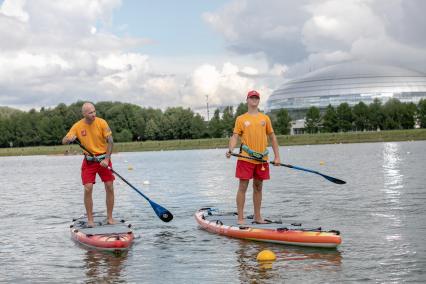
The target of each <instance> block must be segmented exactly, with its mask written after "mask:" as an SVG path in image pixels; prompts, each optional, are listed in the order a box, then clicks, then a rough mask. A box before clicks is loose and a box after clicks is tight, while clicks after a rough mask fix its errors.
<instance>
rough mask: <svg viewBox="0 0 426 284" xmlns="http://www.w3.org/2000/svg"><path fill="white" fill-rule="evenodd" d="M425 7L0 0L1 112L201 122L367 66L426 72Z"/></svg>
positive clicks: (310, 0) (340, 2) (299, 0)
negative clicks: (351, 65)
mask: <svg viewBox="0 0 426 284" xmlns="http://www.w3.org/2000/svg"><path fill="white" fill-rule="evenodd" d="M424 11H426V1H423V0H184V1H174V0H167V1H166V0H157V1H149V0H140V1H138V0H122V1H120V0H73V1H68V0H55V1H51V0H4V1H2V0H0V106H10V107H15V108H19V109H23V110H28V109H30V108H36V109H37V108H40V107H41V106H47V107H53V106H56V105H57V104H58V103H61V102H63V103H66V104H70V103H73V102H76V101H77V100H89V101H94V102H98V101H122V102H131V103H135V104H138V105H141V106H144V107H154V108H161V109H165V108H167V107H169V106H183V107H190V108H192V109H194V110H197V111H199V112H200V113H202V114H203V110H204V109H205V106H206V99H207V97H206V96H208V100H209V104H210V106H212V107H213V108H214V107H216V106H224V105H237V104H238V103H240V102H242V101H244V99H245V97H244V96H245V94H246V93H247V91H248V90H250V89H257V90H259V91H260V93H261V95H262V102H263V103H264V102H265V101H266V99H267V97H268V96H269V95H270V94H271V93H272V91H273V90H274V89H275V88H277V87H278V86H279V85H280V84H282V83H283V82H285V81H286V80H289V79H291V78H295V77H297V76H300V75H303V74H304V73H306V72H308V71H309V70H315V69H318V68H321V67H324V66H327V65H330V64H335V63H339V62H343V61H348V60H364V61H368V62H377V63H380V64H389V65H398V66H402V67H406V68H409V69H413V70H417V71H421V72H426V17H424Z"/></svg>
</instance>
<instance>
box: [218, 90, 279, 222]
mask: <svg viewBox="0 0 426 284" xmlns="http://www.w3.org/2000/svg"><path fill="white" fill-rule="evenodd" d="M259 101H260V95H259V93H258V92H256V91H250V92H248V94H247V107H248V111H247V112H246V113H245V114H242V115H240V116H238V117H237V120H236V121H235V127H234V133H233V135H232V136H231V138H230V140H229V151H228V152H226V157H227V158H229V157H231V153H232V150H233V149H234V148H235V146H236V145H237V142H238V138H240V139H241V148H240V151H241V153H240V154H241V155H243V156H247V157H255V158H257V159H262V160H265V162H258V161H254V160H250V159H244V158H239V159H238V161H237V167H236V174H235V176H236V177H237V178H239V179H240V182H239V186H238V192H237V197H236V201H237V211H238V224H243V223H244V203H245V198H246V191H247V187H248V184H249V181H250V179H253V207H254V222H256V223H266V221H265V220H264V219H263V218H262V215H261V213H260V208H261V205H262V186H263V181H264V180H267V179H269V164H268V150H267V147H268V137H269V140H270V141H271V144H272V149H273V151H274V165H275V166H279V164H280V163H281V161H280V152H279V149H278V147H279V146H278V142H277V138H276V136H275V134H274V130H273V128H272V123H271V120H270V119H269V117H268V116H267V115H265V114H263V113H261V112H259V110H258V106H259Z"/></svg>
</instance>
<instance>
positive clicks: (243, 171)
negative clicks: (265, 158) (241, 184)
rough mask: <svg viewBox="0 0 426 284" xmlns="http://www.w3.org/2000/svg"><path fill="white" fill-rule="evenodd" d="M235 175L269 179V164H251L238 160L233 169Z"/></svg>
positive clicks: (243, 177)
mask: <svg viewBox="0 0 426 284" xmlns="http://www.w3.org/2000/svg"><path fill="white" fill-rule="evenodd" d="M235 177H237V178H239V179H252V178H254V179H257V180H267V179H269V164H268V163H267V162H266V163H262V164H253V163H250V162H247V161H242V160H238V161H237V168H236V170H235Z"/></svg>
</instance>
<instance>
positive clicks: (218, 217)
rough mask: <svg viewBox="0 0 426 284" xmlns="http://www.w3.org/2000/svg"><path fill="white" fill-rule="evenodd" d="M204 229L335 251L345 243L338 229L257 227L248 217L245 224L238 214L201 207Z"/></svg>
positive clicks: (198, 215) (297, 225)
mask: <svg viewBox="0 0 426 284" xmlns="http://www.w3.org/2000/svg"><path fill="white" fill-rule="evenodd" d="M195 219H196V220H197V222H198V224H199V225H200V227H201V228H203V229H205V230H207V231H209V232H211V233H215V234H219V235H224V236H228V237H233V238H239V239H247V240H254V241H261V242H270V243H278V244H286V245H296V246H307V247H325V248H335V247H337V246H338V245H340V244H341V243H342V239H341V236H340V232H339V231H337V230H330V231H324V230H322V228H321V227H314V228H304V227H303V226H302V224H301V223H291V224H283V223H282V222H281V221H269V220H267V219H265V220H267V221H268V223H267V224H257V223H254V222H253V218H250V217H249V218H246V219H245V220H244V224H243V225H239V224H238V223H237V213H225V212H220V211H219V210H218V209H216V208H209V207H206V208H201V209H199V210H198V211H197V212H195Z"/></svg>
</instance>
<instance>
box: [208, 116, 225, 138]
mask: <svg viewBox="0 0 426 284" xmlns="http://www.w3.org/2000/svg"><path fill="white" fill-rule="evenodd" d="M223 129H224V128H223V125H222V121H221V120H220V111H219V109H216V110H215V111H214V114H213V117H212V119H210V121H209V134H210V137H213V138H221V137H223Z"/></svg>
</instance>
